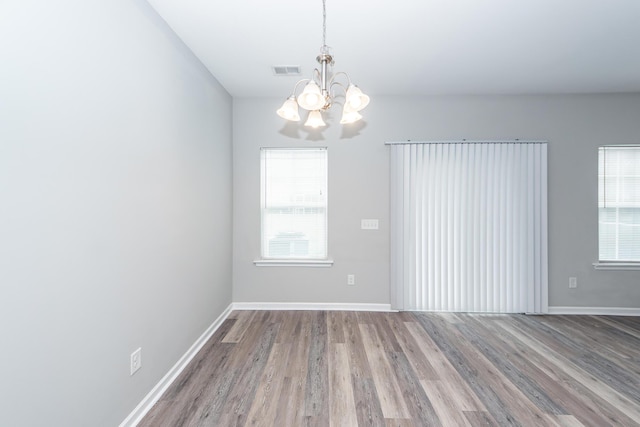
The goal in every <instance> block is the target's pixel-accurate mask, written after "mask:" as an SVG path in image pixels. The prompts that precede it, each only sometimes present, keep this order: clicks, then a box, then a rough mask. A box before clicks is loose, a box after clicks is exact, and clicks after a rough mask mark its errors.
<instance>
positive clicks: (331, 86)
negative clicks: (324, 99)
mask: <svg viewBox="0 0 640 427" xmlns="http://www.w3.org/2000/svg"><path fill="white" fill-rule="evenodd" d="M334 86H340V87H341V88H342V90H343V91H344V93H345V95H346V94H347V88H346V87H345V86H344V85H343V84H342V83H340V82H335V81H333V79H331V84H330V85H329V87H330V93H331V97H332V98H333V97H335V92H334V90H333V87H334Z"/></svg>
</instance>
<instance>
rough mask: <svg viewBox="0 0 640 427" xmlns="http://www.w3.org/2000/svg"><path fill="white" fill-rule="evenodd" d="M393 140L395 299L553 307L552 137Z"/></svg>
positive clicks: (447, 307)
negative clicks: (549, 200) (549, 204)
mask: <svg viewBox="0 0 640 427" xmlns="http://www.w3.org/2000/svg"><path fill="white" fill-rule="evenodd" d="M390 145H391V165H390V166H391V245H392V249H391V251H392V255H391V276H392V277H391V285H392V286H391V287H392V292H391V293H392V295H391V300H392V306H394V308H396V309H401V310H425V311H454V312H460V311H463V312H500V313H517V312H528V313H544V312H547V311H548V301H547V299H548V297H547V155H546V153H547V145H546V143H544V142H528V143H524V142H444V143H442V142H433V143H397V144H396V143H390Z"/></svg>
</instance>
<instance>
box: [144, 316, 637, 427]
mask: <svg viewBox="0 0 640 427" xmlns="http://www.w3.org/2000/svg"><path fill="white" fill-rule="evenodd" d="M639 362H640V318H638V317H609V316H524V315H472V314H432V313H408V312H404V313H368V312H335V311H332V312H326V311H304V312H301V311H238V312H233V313H232V314H231V316H230V317H229V318H228V319H227V320H226V321H225V322H224V323H223V324H222V325H221V327H220V328H219V329H218V330H217V331H216V333H215V335H214V336H213V337H212V338H211V340H209V342H208V343H207V344H206V345H205V346H204V347H203V348H202V350H201V351H200V352H199V353H198V355H197V356H196V357H195V358H194V359H193V361H192V362H191V363H190V364H189V366H188V367H187V368H186V369H185V370H184V371H183V372H182V373H181V375H180V376H179V377H178V379H177V380H176V381H175V382H174V383H173V384H172V385H171V387H170V388H169V389H168V390H167V391H166V393H165V394H164V395H163V397H162V398H161V399H160V400H159V401H158V402H157V403H156V405H155V406H154V407H153V408H152V410H151V411H150V412H149V413H148V414H147V416H146V417H145V418H144V419H143V420H142V422H141V423H140V424H139V426H141V427H160V426H167V427H178V426H225V427H226V426H385V427H390V426H397V427H406V426H445V427H448V426H474V427H475V426H559V427H575V426H596V427H604V426H640V363H639Z"/></svg>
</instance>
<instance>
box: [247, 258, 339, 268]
mask: <svg viewBox="0 0 640 427" xmlns="http://www.w3.org/2000/svg"><path fill="white" fill-rule="evenodd" d="M253 264H254V265H255V266H256V267H331V266H332V265H333V260H332V259H257V260H255V261H253Z"/></svg>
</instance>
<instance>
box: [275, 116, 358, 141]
mask: <svg viewBox="0 0 640 427" xmlns="http://www.w3.org/2000/svg"><path fill="white" fill-rule="evenodd" d="M330 127H331V124H330V123H327V125H326V126H324V127H321V128H315V129H314V128H311V127H307V126H304V123H303V122H302V120H301V121H299V122H291V121H287V122H285V123H284V126H282V128H281V129H280V130H279V131H278V132H279V133H280V135H284V136H286V137H287V138H293V139H303V138H304V139H305V140H307V141H324V140H325V137H324V135H323V132H324V131H325V130H326V129H329V128H330ZM365 127H367V122H365V121H364V120H359V121H357V122H355V123H350V124H347V125H342V133H341V134H340V139H351V138H355V137H357V136H359V135H360V131H362V129H364V128H365ZM303 133H306V134H307V136H306V137H303V136H302V134H303Z"/></svg>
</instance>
